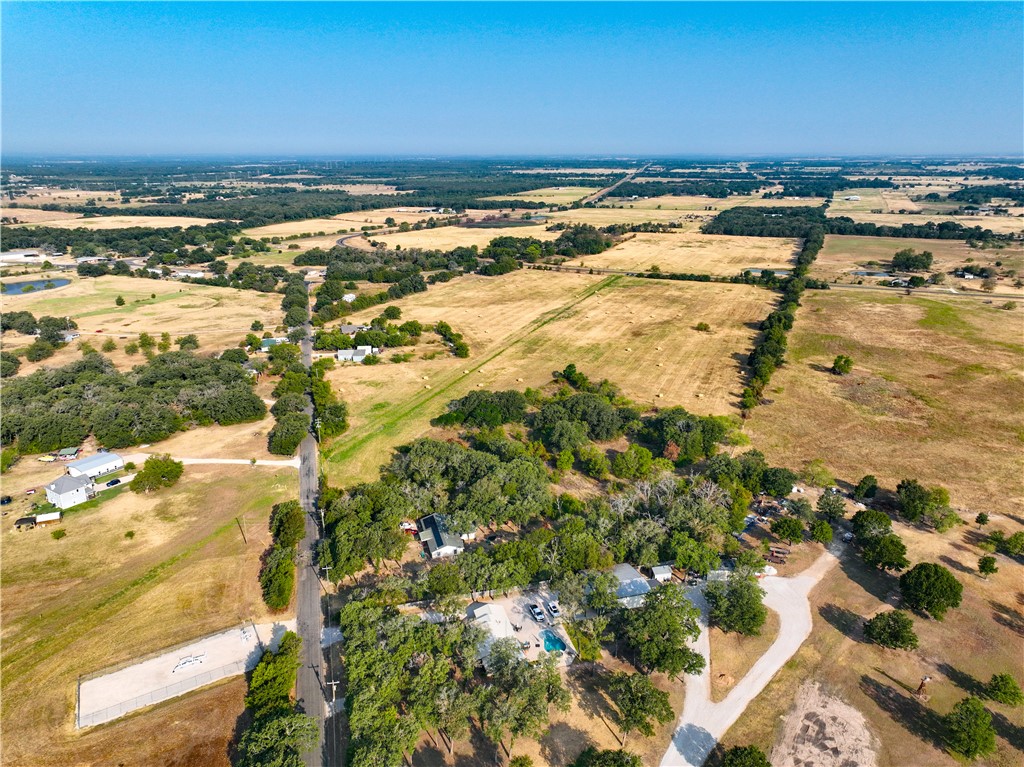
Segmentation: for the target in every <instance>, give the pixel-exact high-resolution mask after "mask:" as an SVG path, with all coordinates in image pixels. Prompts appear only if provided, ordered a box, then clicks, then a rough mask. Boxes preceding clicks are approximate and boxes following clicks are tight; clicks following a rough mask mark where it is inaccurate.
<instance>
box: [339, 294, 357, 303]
mask: <svg viewBox="0 0 1024 767" xmlns="http://www.w3.org/2000/svg"><path fill="white" fill-rule="evenodd" d="M341 300H342V301H344V302H345V303H346V304H350V303H352V302H353V301H355V300H356V294H355V293H346V294H345V295H343V296H342V297H341Z"/></svg>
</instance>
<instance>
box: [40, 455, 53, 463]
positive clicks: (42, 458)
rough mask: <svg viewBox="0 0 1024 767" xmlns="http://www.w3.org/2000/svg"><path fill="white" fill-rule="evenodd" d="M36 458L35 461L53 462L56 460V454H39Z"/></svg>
mask: <svg viewBox="0 0 1024 767" xmlns="http://www.w3.org/2000/svg"><path fill="white" fill-rule="evenodd" d="M36 460H37V461H42V462H43V463H53V462H54V461H56V460H57V456H55V455H41V456H39V457H38V458H37V459H36Z"/></svg>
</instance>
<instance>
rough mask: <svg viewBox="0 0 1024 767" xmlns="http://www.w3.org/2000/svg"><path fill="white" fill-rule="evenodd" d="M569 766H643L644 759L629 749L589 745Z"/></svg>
mask: <svg viewBox="0 0 1024 767" xmlns="http://www.w3.org/2000/svg"><path fill="white" fill-rule="evenodd" d="M569 767H643V761H642V760H641V759H640V757H639V756H637V755H636V754H633V753H631V752H629V751H624V750H621V749H620V750H612V749H605V750H602V751H599V750H597V748H595V747H594V746H588V747H587V748H585V749H584V750H583V752H582V753H581V754H580V755H579V756H578V757H576V761H575V762H573V763H572V764H571V765H569Z"/></svg>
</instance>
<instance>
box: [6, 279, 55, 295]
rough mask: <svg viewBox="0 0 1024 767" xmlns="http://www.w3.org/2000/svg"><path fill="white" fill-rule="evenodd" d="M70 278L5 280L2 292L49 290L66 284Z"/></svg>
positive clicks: (15, 293)
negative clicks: (22, 280)
mask: <svg viewBox="0 0 1024 767" xmlns="http://www.w3.org/2000/svg"><path fill="white" fill-rule="evenodd" d="M69 282H71V280H64V279H55V280H26V281H24V282H5V283H3V286H4V291H3V292H4V293H6V294H7V295H18V294H19V293H33V292H35V291H37V290H51V289H53V288H61V287H64V286H65V285H67V284H68V283H69Z"/></svg>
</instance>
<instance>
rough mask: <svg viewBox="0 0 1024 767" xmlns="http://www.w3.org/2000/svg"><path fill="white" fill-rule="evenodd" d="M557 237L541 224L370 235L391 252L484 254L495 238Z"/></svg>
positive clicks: (445, 227) (555, 233)
mask: <svg viewBox="0 0 1024 767" xmlns="http://www.w3.org/2000/svg"><path fill="white" fill-rule="evenodd" d="M558 235H559V232H549V231H547V229H545V227H544V226H543V225H542V224H535V225H533V226H502V227H479V228H474V227H465V226H442V227H438V228H437V229H421V230H420V231H418V232H395V233H394V234H381V235H377V236H374V235H373V234H371V235H370V239H373V240H379V241H381V242H386V243H387V244H388V247H391V248H393V247H395V246H396V245H401V246H402V248H403V249H406V248H424V249H426V250H452V249H453V248H461V247H467V248H468V247H471V246H473V245H476V246H477V248H479V249H480V250H483V249H484V248H485V247H487V245H488V244H490V242H491V240H493V239H494V238H495V237H536V238H537V239H538V240H554V239H555V238H557V237H558Z"/></svg>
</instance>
